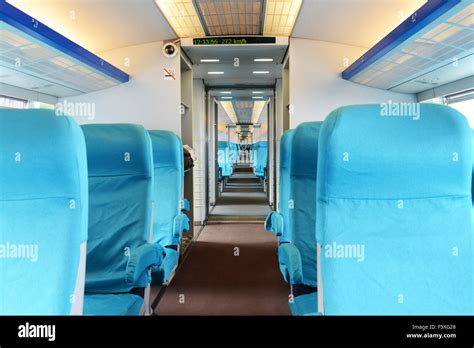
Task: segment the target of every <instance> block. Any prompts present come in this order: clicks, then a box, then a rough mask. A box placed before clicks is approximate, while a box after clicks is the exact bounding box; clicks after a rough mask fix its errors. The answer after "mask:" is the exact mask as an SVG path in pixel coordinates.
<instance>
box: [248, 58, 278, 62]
mask: <svg viewBox="0 0 474 348" xmlns="http://www.w3.org/2000/svg"><path fill="white" fill-rule="evenodd" d="M253 61H254V62H273V58H255V59H254V60H253Z"/></svg>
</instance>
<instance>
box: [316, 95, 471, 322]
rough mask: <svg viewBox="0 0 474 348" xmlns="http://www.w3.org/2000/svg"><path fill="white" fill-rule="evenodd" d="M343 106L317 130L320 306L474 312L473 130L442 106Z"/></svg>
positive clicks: (340, 310) (361, 311) (373, 311)
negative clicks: (412, 111)
mask: <svg viewBox="0 0 474 348" xmlns="http://www.w3.org/2000/svg"><path fill="white" fill-rule="evenodd" d="M419 106H420V113H419V119H418V120H414V119H413V117H412V116H411V115H400V116H397V117H382V116H381V112H380V108H381V106H380V105H356V106H347V107H342V108H339V109H337V110H335V111H333V112H332V113H331V114H330V115H329V116H328V118H327V119H326V120H325V122H324V125H323V127H322V129H321V135H320V142H319V144H320V148H319V163H318V182H317V185H318V188H317V215H318V219H317V222H316V224H317V228H316V233H317V241H318V246H320V247H318V249H319V250H320V251H319V257H320V262H318V267H320V272H321V273H320V274H321V278H320V279H319V287H318V289H319V296H320V298H319V303H321V304H322V305H323V306H322V307H321V308H319V310H320V312H322V313H324V314H328V315H339V314H342V315H454V314H459V315H463V314H471V315H472V314H473V307H474V305H473V293H474V292H473V291H474V289H473V273H474V272H473V235H474V234H473V228H472V221H471V209H472V206H471V187H470V185H471V176H472V163H471V151H472V144H471V141H472V140H471V139H472V136H471V131H470V128H469V126H468V123H467V121H466V119H465V118H464V117H463V116H462V115H461V114H460V113H459V112H457V111H455V110H454V109H451V108H449V107H446V106H443V105H434V104H420V105H419Z"/></svg>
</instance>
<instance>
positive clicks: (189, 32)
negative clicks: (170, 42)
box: [155, 0, 206, 38]
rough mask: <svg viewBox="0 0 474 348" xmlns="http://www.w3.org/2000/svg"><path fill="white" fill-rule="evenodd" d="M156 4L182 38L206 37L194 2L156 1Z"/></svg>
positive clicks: (186, 0)
mask: <svg viewBox="0 0 474 348" xmlns="http://www.w3.org/2000/svg"><path fill="white" fill-rule="evenodd" d="M155 2H156V4H157V5H158V7H159V8H160V10H161V12H162V13H163V15H164V16H165V17H166V20H167V21H168V23H169V24H170V25H171V27H172V28H173V30H174V31H175V32H176V34H177V35H178V36H179V37H180V38H184V37H200V36H201V37H202V36H205V35H206V33H205V32H204V29H203V28H202V25H201V21H200V20H199V17H198V14H197V12H196V9H195V8H194V5H193V0H155Z"/></svg>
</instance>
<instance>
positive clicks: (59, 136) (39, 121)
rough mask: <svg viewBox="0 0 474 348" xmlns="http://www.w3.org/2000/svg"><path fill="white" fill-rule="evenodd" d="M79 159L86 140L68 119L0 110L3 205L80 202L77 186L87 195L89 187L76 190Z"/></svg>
mask: <svg viewBox="0 0 474 348" xmlns="http://www.w3.org/2000/svg"><path fill="white" fill-rule="evenodd" d="M81 159H85V146H84V136H83V134H82V131H81V129H80V127H79V126H78V125H77V124H76V122H75V121H74V120H73V119H71V118H70V117H65V116H56V114H55V113H54V111H52V110H38V109H32V110H18V109H2V110H1V116H0V165H1V167H0V172H1V173H2V175H1V176H0V187H1V188H2V189H1V190H0V199H1V200H9V199H13V198H14V199H36V198H45V197H65V196H66V197H67V196H71V197H73V196H79V195H80V190H81V186H85V190H87V182H85V183H82V184H78V183H79V182H81V180H82V179H81V178H80V177H79V173H80V170H79V168H82V167H81V165H82V164H81V163H80V162H81ZM86 179H87V178H86ZM83 188H84V187H82V189H83ZM86 192H87V191H86Z"/></svg>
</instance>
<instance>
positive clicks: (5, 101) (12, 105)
mask: <svg viewBox="0 0 474 348" xmlns="http://www.w3.org/2000/svg"><path fill="white" fill-rule="evenodd" d="M1 108H8V109H50V110H54V105H52V104H47V103H42V102H39V101H33V100H26V99H20V98H14V97H8V96H6V95H0V109H1Z"/></svg>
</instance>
